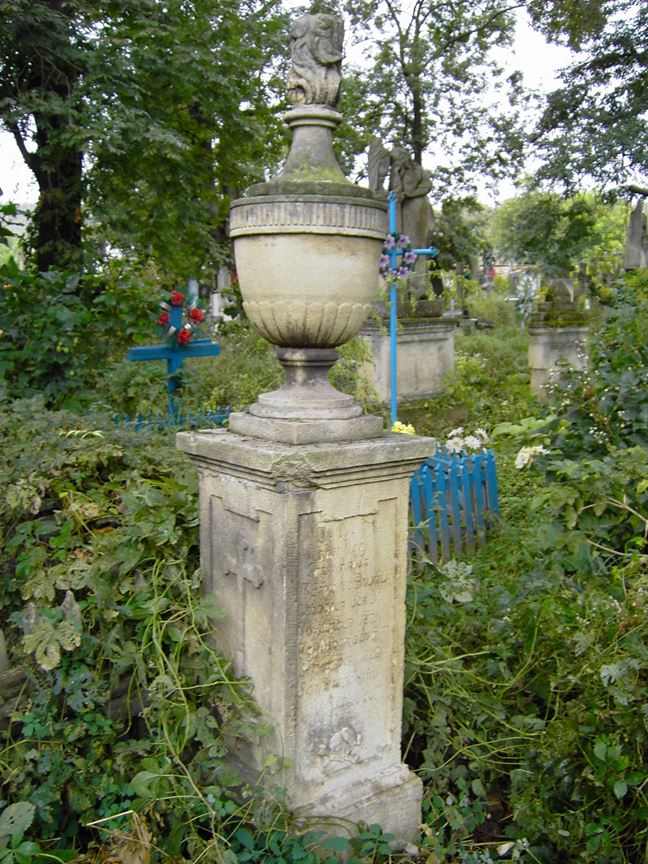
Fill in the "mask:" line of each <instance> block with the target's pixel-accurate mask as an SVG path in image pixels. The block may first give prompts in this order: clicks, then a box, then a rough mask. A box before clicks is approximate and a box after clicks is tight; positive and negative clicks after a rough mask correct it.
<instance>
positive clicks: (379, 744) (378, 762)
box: [177, 430, 432, 840]
mask: <svg viewBox="0 0 648 864" xmlns="http://www.w3.org/2000/svg"><path fill="white" fill-rule="evenodd" d="M177 440H178V447H179V448H180V449H181V450H183V451H184V452H186V453H188V454H189V456H190V457H191V459H192V461H193V462H194V463H195V464H196V465H197V467H198V470H199V475H200V507H201V539H200V543H201V561H202V569H203V574H204V587H205V590H206V591H208V592H213V593H214V594H215V596H216V598H217V603H218V606H219V607H220V609H221V610H222V612H223V614H224V617H223V620H222V622H220V623H219V624H218V629H217V631H216V633H215V634H214V637H215V639H216V641H217V643H218V645H219V646H220V647H221V648H222V649H223V650H224V651H225V652H226V653H227V654H228V655H229V656H230V657H231V658H232V660H233V662H234V666H235V669H236V672H237V673H238V674H240V675H245V676H249V677H250V678H251V679H252V681H253V683H254V695H255V698H256V700H257V702H258V703H259V705H260V706H261V708H262V710H263V712H264V714H265V715H266V716H267V718H268V719H269V720H270V722H271V725H272V727H273V729H274V734H273V735H269V736H267V737H266V738H265V739H264V740H261V741H260V742H258V743H250V742H248V743H247V744H245V745H244V746H242V747H241V749H240V751H239V752H238V753H237V756H236V758H237V760H238V763H239V768H240V769H241V771H242V773H243V774H244V776H248V777H251V778H254V777H255V776H256V775H257V774H259V772H260V771H261V770H262V768H263V765H264V762H265V760H266V758H267V757H268V756H269V755H273V754H276V755H278V756H280V757H281V758H282V759H283V760H285V762H283V763H282V767H281V769H280V770H279V772H278V773H277V774H275V775H274V777H273V778H272V780H273V782H277V783H280V784H281V785H282V786H284V787H285V789H286V790H287V794H288V801H289V804H290V806H291V808H292V810H293V812H294V813H295V814H296V815H297V817H298V818H300V819H302V820H303V821H304V822H305V823H307V824H312V825H319V826H320V827H321V826H323V827H325V828H326V827H327V826H328V828H329V830H331V831H332V833H340V829H341V828H342V829H343V828H344V825H345V824H346V823H349V825H348V827H349V829H351V824H350V823H357V822H358V821H363V822H366V823H369V824H371V823H375V822H377V823H380V824H381V825H382V826H383V828H384V830H386V831H390V832H393V833H394V834H396V836H397V838H399V839H401V840H413V839H414V838H415V837H416V834H417V826H418V824H419V822H420V819H421V812H420V806H421V782H420V780H419V779H418V778H417V777H416V776H415V775H413V774H412V773H411V772H410V771H409V770H408V769H407V767H405V766H404V765H403V764H402V763H401V753H400V738H401V711H402V695H403V654H404V630H405V577H406V564H407V514H408V481H409V478H410V475H411V473H412V472H413V471H414V469H415V468H416V467H417V466H418V465H419V464H420V463H421V462H422V461H423V459H424V458H425V457H427V456H428V455H429V453H430V452H431V449H432V444H431V442H430V440H429V439H425V438H418V437H414V436H408V435H392V434H390V433H386V434H384V435H383V436H382V437H379V438H374V439H372V440H366V441H354V442H348V443H345V444H344V445H342V446H341V445H340V444H331V443H320V444H310V445H307V444H304V445H299V444H298V445H293V446H291V445H287V444H281V443H273V442H270V441H267V440H262V439H259V438H254V437H246V436H243V435H237V434H234V433H232V432H228V431H224V430H218V431H209V432H197V433H190V432H183V433H180V434H179V435H178V437H177Z"/></svg>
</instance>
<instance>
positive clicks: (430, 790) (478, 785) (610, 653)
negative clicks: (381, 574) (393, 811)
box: [405, 273, 648, 864]
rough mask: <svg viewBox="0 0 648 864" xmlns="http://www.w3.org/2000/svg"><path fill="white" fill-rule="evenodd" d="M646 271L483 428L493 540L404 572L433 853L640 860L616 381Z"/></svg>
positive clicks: (636, 322)
mask: <svg viewBox="0 0 648 864" xmlns="http://www.w3.org/2000/svg"><path fill="white" fill-rule="evenodd" d="M645 276H646V274H641V273H639V274H634V275H633V276H631V277H629V278H628V279H627V283H626V285H625V286H620V287H619V289H618V293H617V301H616V304H615V306H614V307H613V308H612V309H611V311H610V314H609V316H608V317H607V319H606V320H605V321H604V322H602V324H601V329H600V331H599V333H598V335H597V337H596V341H595V343H594V344H595V347H594V348H593V352H592V355H593V356H592V363H591V367H590V369H589V370H588V371H587V372H585V373H582V374H580V373H576V372H572V373H569V374H568V376H566V378H565V382H566V383H565V384H564V385H561V389H560V390H559V391H558V392H559V393H560V395H562V397H563V399H562V401H559V402H558V403H557V404H554V405H552V406H551V407H550V408H548V409H546V410H545V412H544V416H541V417H536V418H534V417H528V418H524V419H521V420H520V419H518V420H517V421H516V422H510V421H509V422H505V423H503V424H501V425H500V426H499V427H496V428H495V430H494V443H495V446H496V447H497V448H498V451H499V452H498V474H499V478H500V492H501V500H502V511H503V512H502V517H503V518H502V525H503V528H502V531H501V533H500V535H499V536H497V537H495V538H493V539H491V540H490V541H489V543H488V545H487V546H486V547H485V549H484V550H482V551H481V552H480V553H479V554H478V555H477V556H476V557H475V559H474V560H473V561H471V562H470V563H466V562H454V561H453V562H449V563H448V564H447V565H445V566H444V567H443V568H440V569H439V568H434V567H432V566H428V567H427V568H425V569H424V570H422V571H420V572H416V573H414V574H413V578H412V581H411V585H410V597H409V606H410V610H411V612H410V615H411V617H410V628H409V632H408V645H407V649H408V650H407V653H408V666H407V673H408V680H407V688H406V700H405V719H406V733H407V736H408V737H407V740H408V742H409V758H410V759H411V760H412V761H413V762H414V764H415V765H417V766H418V767H419V770H420V772H421V774H422V776H423V778H424V779H425V780H426V781H427V784H428V785H427V793H426V804H425V811H426V816H425V819H426V823H427V825H428V828H427V839H426V840H425V843H426V845H427V846H428V847H429V848H430V849H432V855H433V856H434V857H433V858H432V860H433V861H439V862H440V861H444V860H452V861H455V860H456V861H464V860H480V861H487V860H497V859H498V858H499V857H500V856H502V855H503V856H508V857H514V858H515V860H519V861H523V862H526V864H537V862H543V864H545V862H546V864H553V862H556V861H561V862H566V864H572V862H573V864H576V862H592V864H594V862H596V864H601V862H602V864H640V862H643V861H644V860H645V856H646V853H647V850H648V828H647V827H646V826H647V824H648V823H647V817H648V798H647V797H646V783H647V782H648V772H647V769H646V765H647V764H648V758H647V757H648V700H647V698H646V693H647V692H648V689H647V685H648V623H647V621H648V618H647V617H646V604H647V602H648V601H647V599H646V598H647V597H648V593H647V589H648V512H647V511H648V480H647V479H646V478H647V477H648V446H647V442H648V435H646V431H647V429H646V423H645V419H644V417H645V414H644V407H643V406H644V402H645V401H646V398H647V397H646V392H645V389H644V390H643V391H642V392H641V393H634V394H631V395H630V394H629V396H628V398H627V400H626V391H625V390H624V385H623V384H622V382H623V381H624V380H625V379H626V376H627V378H628V379H629V381H630V379H631V381H632V382H634V386H637V387H638V386H639V384H640V382H643V381H644V380H645V379H644V377H643V376H644V375H645V374H646V368H647V366H648V363H647V360H648V355H647V354H646V345H645V339H642V336H641V334H645V332H646V330H647V328H648V316H647V314H646V305H645V302H644V296H645V289H644V287H643V286H644V285H645ZM565 395H566V396H567V398H565ZM624 404H628V405H629V406H630V407H629V409H628V413H626V408H625V407H624ZM549 412H551V413H549ZM603 422H604V423H605V424H606V425H605V426H602V424H603ZM602 432H604V433H605V434H601V433H602ZM512 443H517V445H518V446H519V444H521V443H525V444H529V443H532V444H533V445H534V446H533V448H532V450H534V451H535V454H536V455H535V456H534V457H533V463H532V464H531V465H527V467H525V468H522V469H521V470H518V469H516V468H515V467H514V466H515V463H516V461H517V460H516V457H515V451H514V449H512V448H511V444H512ZM525 463H526V460H521V461H519V462H518V464H525ZM448 856H450V858H449V859H448ZM470 856H473V857H472V858H471V857H470Z"/></svg>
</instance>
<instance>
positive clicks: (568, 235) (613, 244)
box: [490, 191, 625, 276]
mask: <svg viewBox="0 0 648 864" xmlns="http://www.w3.org/2000/svg"><path fill="white" fill-rule="evenodd" d="M624 237H625V208H624V207H623V206H622V205H616V206H612V205H609V204H606V203H604V202H603V201H601V200H600V199H599V198H597V197H596V196H594V195H592V194H582V195H579V196H577V197H573V198H562V197H560V196H559V195H557V194H555V193H552V192H531V191H526V192H525V193H524V194H522V195H520V196H519V197H517V198H510V199H509V200H508V201H504V203H503V204H501V205H500V206H499V207H497V208H496V210H495V211H494V213H493V216H492V219H491V222H490V241H491V243H492V245H493V246H494V247H495V248H496V249H497V250H498V252H499V254H500V255H503V256H504V257H506V258H507V259H509V260H511V261H514V262H515V263H517V264H526V265H532V266H534V267H537V268H538V270H539V271H540V272H541V273H543V274H545V275H551V276H568V275H570V273H571V272H572V271H573V270H574V269H575V268H576V267H577V266H578V265H579V264H580V263H581V262H586V263H590V264H594V263H596V262H597V261H599V260H606V259H607V260H610V259H613V258H615V257H616V256H618V254H619V253H620V252H621V251H622V249H623V242H624Z"/></svg>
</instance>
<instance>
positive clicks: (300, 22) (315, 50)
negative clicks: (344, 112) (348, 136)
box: [287, 12, 344, 105]
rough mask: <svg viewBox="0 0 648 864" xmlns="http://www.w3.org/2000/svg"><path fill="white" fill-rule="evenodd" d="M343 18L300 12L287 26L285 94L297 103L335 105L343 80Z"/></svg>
mask: <svg viewBox="0 0 648 864" xmlns="http://www.w3.org/2000/svg"><path fill="white" fill-rule="evenodd" d="M343 49H344V22H343V20H342V18H341V17H340V16H339V15H331V14H327V13H322V12H320V13H316V14H314V15H302V16H301V17H300V18H298V19H297V20H296V21H295V22H293V25H292V27H291V28H290V56H291V59H292V66H291V67H290V72H289V73H288V82H287V84H288V98H289V99H290V101H291V102H293V103H294V104H296V105H312V104H317V105H336V104H337V102H338V99H339V95H340V82H341V80H342V74H341V67H342V57H343V56H344V50H343Z"/></svg>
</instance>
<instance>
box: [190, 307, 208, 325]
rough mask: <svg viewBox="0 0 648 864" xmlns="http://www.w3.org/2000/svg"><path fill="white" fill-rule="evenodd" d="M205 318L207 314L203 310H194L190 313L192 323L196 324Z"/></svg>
mask: <svg viewBox="0 0 648 864" xmlns="http://www.w3.org/2000/svg"><path fill="white" fill-rule="evenodd" d="M204 317H205V313H204V312H203V311H202V309H192V310H191V311H190V312H189V320H190V321H196V322H198V321H202V320H203V318H204Z"/></svg>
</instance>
